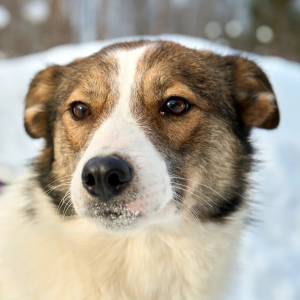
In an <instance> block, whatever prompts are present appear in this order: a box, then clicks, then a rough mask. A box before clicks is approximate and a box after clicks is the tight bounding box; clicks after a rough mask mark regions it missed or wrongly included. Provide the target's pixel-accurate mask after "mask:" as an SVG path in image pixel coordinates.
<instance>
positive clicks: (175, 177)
mask: <svg viewBox="0 0 300 300" xmlns="http://www.w3.org/2000/svg"><path fill="white" fill-rule="evenodd" d="M170 178H171V179H172V178H174V179H181V180H186V181H190V182H194V183H197V184H200V185H202V186H204V187H206V188H207V189H209V190H211V191H213V192H215V193H216V194H217V195H219V196H220V197H222V198H223V199H224V200H225V201H227V202H228V200H227V199H226V198H225V197H224V196H222V195H221V194H220V193H218V192H217V191H216V190H214V189H213V188H211V187H209V186H207V185H205V184H203V183H201V182H198V181H194V180H190V179H186V178H183V177H177V176H170Z"/></svg>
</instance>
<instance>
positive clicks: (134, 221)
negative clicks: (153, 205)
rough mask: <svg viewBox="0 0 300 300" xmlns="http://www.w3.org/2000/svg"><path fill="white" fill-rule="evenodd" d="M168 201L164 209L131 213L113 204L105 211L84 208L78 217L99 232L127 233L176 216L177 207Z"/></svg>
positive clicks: (164, 221)
mask: <svg viewBox="0 0 300 300" xmlns="http://www.w3.org/2000/svg"><path fill="white" fill-rule="evenodd" d="M171 202H172V201H169V202H168V203H167V204H166V205H165V206H164V207H161V208H159V209H152V210H150V211H143V212H140V211H131V210H128V208H127V207H126V205H122V204H114V205H111V206H110V207H108V208H107V209H103V207H102V208H101V209H97V208H96V209H95V207H93V208H91V207H85V209H84V210H81V209H79V210H78V211H77V210H76V211H77V213H78V215H79V216H80V217H82V218H83V219H86V220H87V221H88V222H91V223H93V224H94V225H96V226H97V227H98V228H99V230H101V231H106V232H109V233H114V232H128V231H133V230H138V229H142V228H145V227H148V226H151V225H154V224H160V223H167V222H168V221H169V220H170V219H172V217H174V216H175V215H176V212H177V210H178V209H177V207H176V206H175V205H174V204H173V203H171Z"/></svg>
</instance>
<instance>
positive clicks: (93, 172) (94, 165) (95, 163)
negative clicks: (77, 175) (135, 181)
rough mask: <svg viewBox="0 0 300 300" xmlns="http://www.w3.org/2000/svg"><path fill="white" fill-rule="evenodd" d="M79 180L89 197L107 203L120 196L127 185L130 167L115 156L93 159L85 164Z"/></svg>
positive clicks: (130, 172)
mask: <svg viewBox="0 0 300 300" xmlns="http://www.w3.org/2000/svg"><path fill="white" fill-rule="evenodd" d="M81 179H82V184H83V186H84V188H85V189H86V190H87V191H88V193H89V194H90V195H92V196H94V197H98V198H99V200H101V201H105V202H107V201H109V200H111V199H113V198H114V197H115V196H117V195H119V194H121V193H122V192H123V191H124V190H125V189H126V187H127V186H128V185H129V182H130V181H131V179H132V167H131V165H130V164H129V163H128V162H126V161H125V160H124V159H122V158H121V157H119V156H116V155H113V156H106V157H94V158H92V159H90V160H89V161H88V162H87V163H86V164H85V166H84V168H83V171H82V175H81Z"/></svg>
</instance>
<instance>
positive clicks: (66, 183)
mask: <svg viewBox="0 0 300 300" xmlns="http://www.w3.org/2000/svg"><path fill="white" fill-rule="evenodd" d="M70 184H71V182H65V183H62V184H59V185H57V186H56V187H54V188H51V189H49V190H47V191H45V192H44V194H47V195H49V194H50V193H51V192H52V191H53V190H55V189H57V188H58V187H60V186H63V185H70Z"/></svg>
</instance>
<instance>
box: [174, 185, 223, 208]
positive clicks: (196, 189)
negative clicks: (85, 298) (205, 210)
mask: <svg viewBox="0 0 300 300" xmlns="http://www.w3.org/2000/svg"><path fill="white" fill-rule="evenodd" d="M171 183H172V184H173V185H174V186H176V185H179V186H185V185H184V184H180V183H177V182H172V181H171ZM188 189H191V190H193V191H195V192H197V193H200V194H201V195H202V196H203V197H205V198H206V199H207V200H209V201H211V202H212V203H213V204H215V205H216V206H219V205H218V203H216V202H215V201H214V200H212V199H211V198H209V197H208V196H206V195H205V194H204V193H202V192H200V191H198V190H197V189H194V188H191V187H188ZM203 200H204V199H203ZM204 201H205V200H204ZM208 204H209V203H208ZM211 207H212V206H211Z"/></svg>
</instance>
